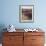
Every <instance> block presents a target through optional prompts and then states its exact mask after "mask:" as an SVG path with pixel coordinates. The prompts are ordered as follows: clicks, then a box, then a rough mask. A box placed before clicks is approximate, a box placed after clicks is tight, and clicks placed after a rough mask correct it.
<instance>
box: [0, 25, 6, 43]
mask: <svg viewBox="0 0 46 46" xmlns="http://www.w3.org/2000/svg"><path fill="white" fill-rule="evenodd" d="M4 28H6V27H5V25H4V24H0V43H2V36H3V32H5V31H6V30H4Z"/></svg>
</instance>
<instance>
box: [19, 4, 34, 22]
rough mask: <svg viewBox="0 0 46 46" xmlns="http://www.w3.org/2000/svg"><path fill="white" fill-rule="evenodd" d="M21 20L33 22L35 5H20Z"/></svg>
mask: <svg viewBox="0 0 46 46" xmlns="http://www.w3.org/2000/svg"><path fill="white" fill-rule="evenodd" d="M19 8H20V9H19V16H20V18H19V20H20V22H33V21H34V20H33V19H34V13H33V12H34V5H20V7H19Z"/></svg>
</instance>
